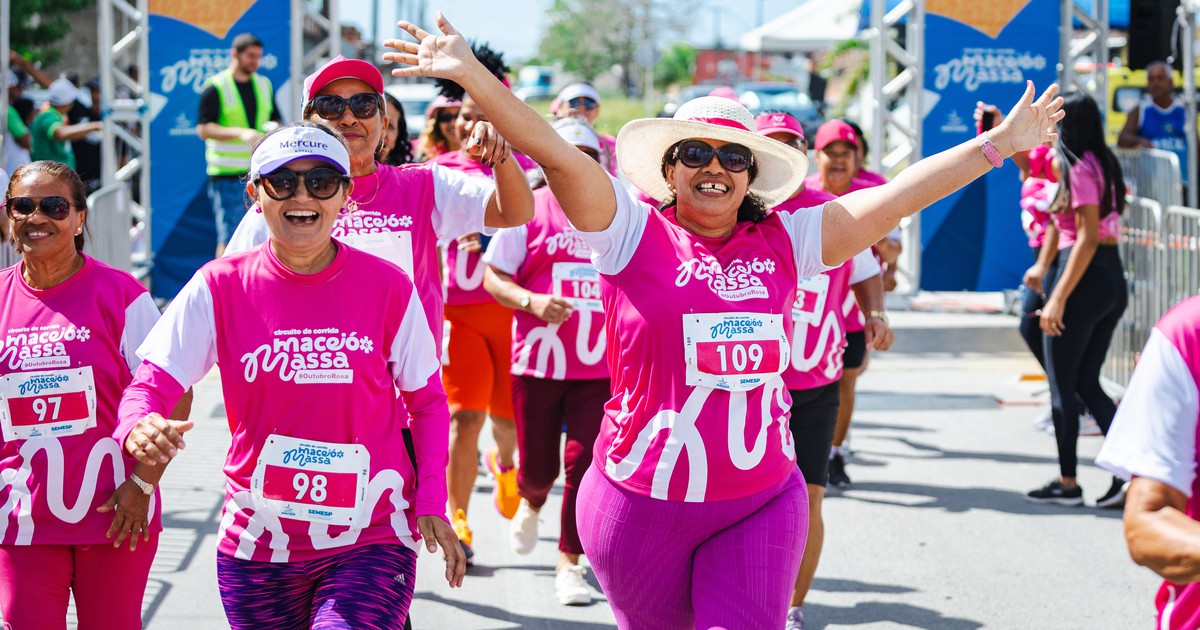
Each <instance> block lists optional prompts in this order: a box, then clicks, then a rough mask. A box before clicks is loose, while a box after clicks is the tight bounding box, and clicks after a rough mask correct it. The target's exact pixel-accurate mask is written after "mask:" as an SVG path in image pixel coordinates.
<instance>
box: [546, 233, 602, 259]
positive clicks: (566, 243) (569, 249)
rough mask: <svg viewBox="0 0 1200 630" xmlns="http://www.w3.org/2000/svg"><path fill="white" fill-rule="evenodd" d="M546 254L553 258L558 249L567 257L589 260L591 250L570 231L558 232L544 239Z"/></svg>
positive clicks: (576, 234) (577, 234)
mask: <svg viewBox="0 0 1200 630" xmlns="http://www.w3.org/2000/svg"><path fill="white" fill-rule="evenodd" d="M544 246H545V248H546V254H547V255H550V256H553V255H555V254H557V253H558V250H559V249H562V250H564V251H565V252H566V254H567V255H568V256H571V257H573V258H591V256H592V248H591V246H589V245H588V244H587V242H585V241H584V240H583V238H582V237H580V236H579V233H578V232H576V231H575V230H572V229H567V230H566V231H563V232H559V233H558V234H555V235H553V236H551V237H549V238H547V239H546V242H545V245H544Z"/></svg>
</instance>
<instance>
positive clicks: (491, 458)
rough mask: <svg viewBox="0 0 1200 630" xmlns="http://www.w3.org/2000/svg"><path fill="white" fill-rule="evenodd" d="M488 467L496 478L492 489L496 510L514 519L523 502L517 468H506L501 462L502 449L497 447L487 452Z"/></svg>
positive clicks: (505, 516) (501, 514)
mask: <svg viewBox="0 0 1200 630" xmlns="http://www.w3.org/2000/svg"><path fill="white" fill-rule="evenodd" d="M487 467H488V470H489V471H491V473H492V476H493V477H495V478H496V487H495V488H493V489H492V502H493V503H495V505H496V511H497V512H499V513H500V516H503V517H504V518H507V519H512V517H513V515H514V514H516V513H517V506H518V505H520V504H521V495H520V493H518V492H517V468H516V466H509V467H508V468H505V467H504V466H503V465H501V464H500V451H499V449H497V448H496V447H492V450H490V451H488V452H487Z"/></svg>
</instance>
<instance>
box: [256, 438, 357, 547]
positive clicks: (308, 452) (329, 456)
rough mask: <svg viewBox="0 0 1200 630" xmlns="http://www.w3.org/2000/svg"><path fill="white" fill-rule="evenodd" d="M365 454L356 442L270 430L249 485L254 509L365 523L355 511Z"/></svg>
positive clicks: (284, 515)
mask: <svg viewBox="0 0 1200 630" xmlns="http://www.w3.org/2000/svg"><path fill="white" fill-rule="evenodd" d="M370 468H371V457H370V454H369V453H368V452H367V450H366V448H364V447H363V446H362V445H361V444H334V443H329V442H317V441H315V440H298V439H296V438H292V437H288V436H285V435H272V436H270V437H269V438H267V441H266V443H265V444H264V445H263V449H262V453H261V454H260V455H259V458H258V466H257V467H255V469H254V476H253V477H252V478H251V480H250V491H251V494H252V495H253V497H254V502H255V505H256V506H257V507H259V508H260V509H266V510H268V511H270V512H272V513H274V514H276V515H278V516H279V517H281V518H289V519H295V520H301V521H310V522H315V523H328V524H330V525H345V526H349V527H354V528H361V527H365V526H366V524H367V521H369V520H370V519H369V517H368V516H367V515H365V514H360V511H361V508H362V505H363V502H364V501H365V499H366V493H367V482H368V481H369V479H370Z"/></svg>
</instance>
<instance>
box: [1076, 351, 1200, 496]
mask: <svg viewBox="0 0 1200 630" xmlns="http://www.w3.org/2000/svg"><path fill="white" fill-rule="evenodd" d="M1197 413H1200V392H1198V391H1197V387H1196V381H1195V379H1194V378H1193V377H1192V373H1191V370H1189V369H1188V366H1187V363H1186V362H1185V361H1184V359H1183V357H1182V356H1180V354H1179V350H1178V349H1177V348H1176V347H1175V346H1174V345H1172V344H1171V342H1170V340H1168V339H1167V337H1166V335H1163V334H1162V332H1160V331H1159V330H1158V329H1157V328H1155V329H1153V330H1151V331H1150V339H1149V340H1148V341H1147V342H1146V347H1145V348H1144V349H1143V350H1142V358H1141V359H1140V360H1139V361H1138V364H1137V368H1136V369H1134V371H1133V378H1132V379H1130V381H1129V388H1128V389H1127V390H1125V397H1124V398H1122V399H1121V405H1120V406H1119V407H1117V417H1116V418H1115V419H1114V420H1113V425H1112V428H1110V429H1109V431H1108V436H1107V437H1105V438H1104V446H1103V447H1102V448H1101V449H1100V454H1099V455H1098V456H1097V457H1096V465H1098V466H1101V467H1103V468H1106V469H1108V470H1109V471H1111V472H1112V473H1113V474H1115V475H1117V476H1118V477H1122V478H1125V479H1129V478H1131V477H1133V476H1135V475H1136V476H1138V477H1147V478H1149V479H1153V480H1155V481H1159V482H1162V483H1165V484H1167V485H1168V486H1171V487H1172V488H1175V489H1176V490H1178V491H1180V492H1182V493H1184V494H1185V495H1187V496H1189V497H1190V496H1191V495H1192V482H1193V481H1195V477H1196V418H1197Z"/></svg>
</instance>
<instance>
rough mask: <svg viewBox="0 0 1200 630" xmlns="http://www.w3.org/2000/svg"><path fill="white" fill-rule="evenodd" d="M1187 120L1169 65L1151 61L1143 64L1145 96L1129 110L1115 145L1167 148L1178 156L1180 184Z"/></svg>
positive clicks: (1185, 176) (1184, 170)
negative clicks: (1176, 92)
mask: <svg viewBox="0 0 1200 630" xmlns="http://www.w3.org/2000/svg"><path fill="white" fill-rule="evenodd" d="M1186 121H1187V117H1186V112H1185V109H1184V106H1183V102H1182V101H1180V100H1179V99H1177V98H1175V79H1174V78H1173V77H1172V76H1171V66H1168V65H1167V64H1166V62H1163V61H1154V62H1151V63H1150V65H1148V66H1146V96H1145V97H1143V98H1142V100H1141V102H1140V103H1138V104H1137V105H1136V106H1134V108H1133V109H1131V110H1129V117H1128V118H1126V119H1125V128H1124V129H1122V130H1121V135H1120V136H1118V137H1117V146H1119V147H1127V148H1128V147H1138V148H1143V149H1161V150H1163V151H1170V152H1171V153H1174V154H1175V155H1176V156H1178V157H1179V170H1180V172H1181V173H1183V185H1184V186H1187V183H1188V167H1187V163H1188V154H1187V134H1186V133H1185V131H1184V123H1185V122H1186Z"/></svg>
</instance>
